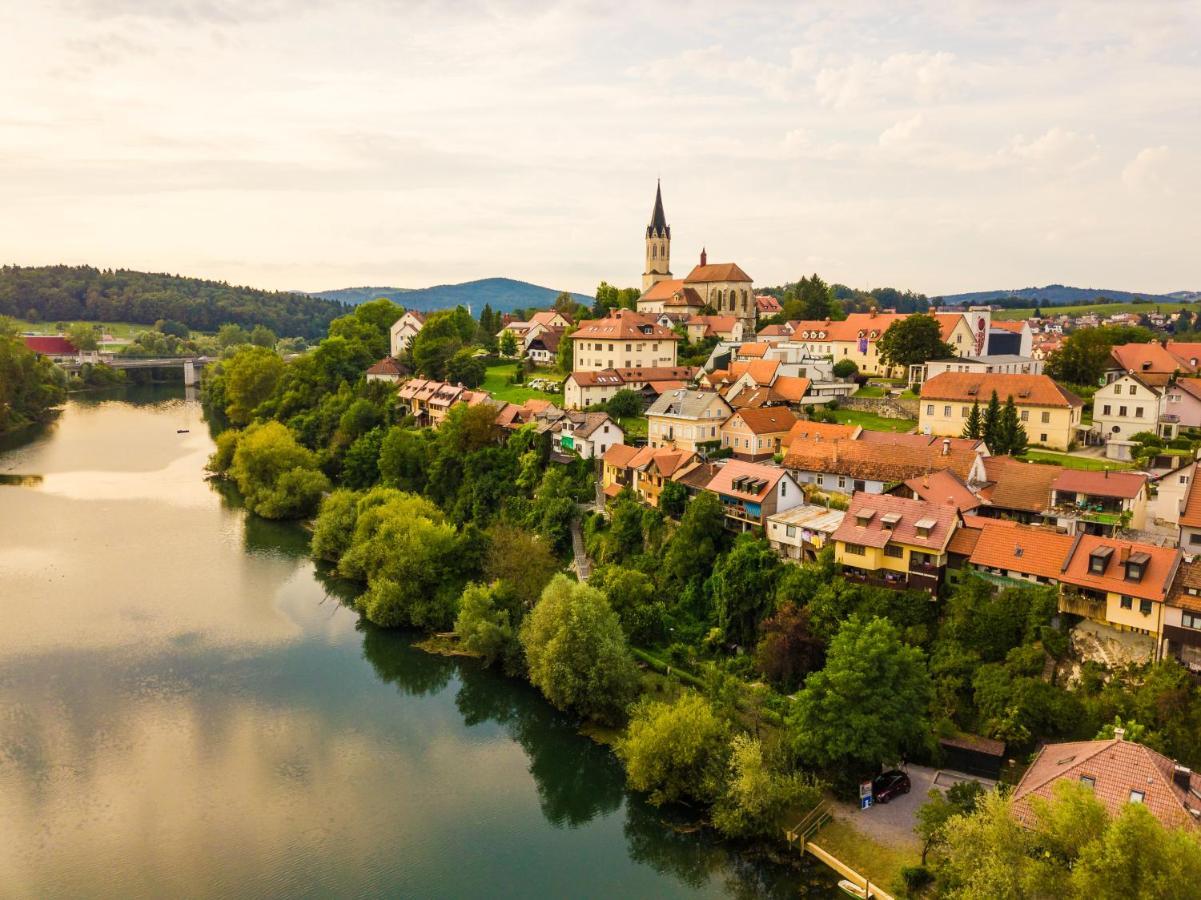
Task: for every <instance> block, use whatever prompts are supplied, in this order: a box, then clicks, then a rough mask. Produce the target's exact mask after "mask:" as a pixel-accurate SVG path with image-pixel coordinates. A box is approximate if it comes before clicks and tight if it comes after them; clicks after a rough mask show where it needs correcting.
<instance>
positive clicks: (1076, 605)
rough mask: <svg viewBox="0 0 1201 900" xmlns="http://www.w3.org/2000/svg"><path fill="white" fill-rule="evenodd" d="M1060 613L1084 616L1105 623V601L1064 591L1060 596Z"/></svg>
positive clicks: (1075, 592)
mask: <svg viewBox="0 0 1201 900" xmlns="http://www.w3.org/2000/svg"><path fill="white" fill-rule="evenodd" d="M1059 611H1060V612H1062V613H1071V614H1072V615H1074V616H1083V617H1084V618H1086V619H1094V620H1097V621H1101V622H1104V621H1105V601H1104V600H1099V599H1097V598H1095V597H1090V596H1088V595H1087V594H1081V593H1079V592H1078V591H1063V592H1061V593H1060V595H1059Z"/></svg>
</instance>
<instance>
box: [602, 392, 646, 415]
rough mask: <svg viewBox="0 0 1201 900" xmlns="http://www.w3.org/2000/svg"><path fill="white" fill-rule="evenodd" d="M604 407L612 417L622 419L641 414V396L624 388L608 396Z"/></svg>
mask: <svg viewBox="0 0 1201 900" xmlns="http://www.w3.org/2000/svg"><path fill="white" fill-rule="evenodd" d="M605 409H606V410H607V411H608V413H609V415H610V416H612V417H613V418H614V419H624V418H627V417H630V416H639V415H641V414H642V396H641V395H640V394H638V393H637V392H636V391H631V390H629V389H624V390H620V391H618V392H617V393H616V394H614V395H613V396H612V397H610V398H609V402H608V403H606V404H605Z"/></svg>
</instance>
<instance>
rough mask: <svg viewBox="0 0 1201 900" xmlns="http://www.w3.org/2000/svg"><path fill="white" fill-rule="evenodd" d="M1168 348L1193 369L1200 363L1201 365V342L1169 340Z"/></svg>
mask: <svg viewBox="0 0 1201 900" xmlns="http://www.w3.org/2000/svg"><path fill="white" fill-rule="evenodd" d="M1167 350H1168V352H1169V353H1171V354H1172V355H1173V356H1174V357H1176V358H1177V359H1178V360H1180V361H1181V362H1182V363H1184V364H1187V366H1188V367H1189V368H1191V369H1196V368H1197V367H1198V365H1201V344H1197V343H1192V342H1189V341H1168V347H1167ZM1194 360H1196V362H1194Z"/></svg>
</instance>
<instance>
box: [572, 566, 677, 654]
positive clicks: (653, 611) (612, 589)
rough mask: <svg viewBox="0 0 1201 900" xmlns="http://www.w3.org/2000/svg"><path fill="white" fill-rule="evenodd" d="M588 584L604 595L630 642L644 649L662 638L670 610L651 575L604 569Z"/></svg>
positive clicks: (615, 568)
mask: <svg viewBox="0 0 1201 900" xmlns="http://www.w3.org/2000/svg"><path fill="white" fill-rule="evenodd" d="M588 583H589V584H590V585H592V586H593V587H595V588H597V589H598V590H600V591H603V592H604V594H605V597H606V599H608V601H609V606H611V607H612V608H613V611H614V612H615V613H617V618H618V619H620V620H621V628H622V630H623V631H624V632H625V633H626V636H627V637H628V638H629V639H630V641H631V642H633V643H636V644H642V645H644V646H645V645H646V644H647V643H650V642H652V641H656V640H659V639H661V638H662V637H663V633H664V631H665V629H664V619H665V617H666V614H667V607H666V606H665V604H664V603H663V601H662V600H660V599H659V598H658V596H657V593H656V590H655V582H654V581H653V580H652V579H651V577H650V576H649V575H647V574H645V573H643V572H639V571H638V570H637V569H627V568H624V567H622V566H601V567H600V568H599V569H597V570H596V571H595V572H593V573H592V577H591V578H589V580H588Z"/></svg>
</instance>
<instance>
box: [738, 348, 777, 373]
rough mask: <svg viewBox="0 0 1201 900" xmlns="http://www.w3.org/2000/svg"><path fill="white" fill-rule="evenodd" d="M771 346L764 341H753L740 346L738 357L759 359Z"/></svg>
mask: <svg viewBox="0 0 1201 900" xmlns="http://www.w3.org/2000/svg"><path fill="white" fill-rule="evenodd" d="M770 346H771V345H770V344H765V343H763V342H762V341H752V342H750V343H747V344H739V345H738V350H737V355H738V356H746V357H751V358H753V359H759V358H761V357H762V356H763V354H765V353H767V348H768V347H770ZM733 368H734V367H733V366H732V365H731V366H730V369H731V371H733Z"/></svg>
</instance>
